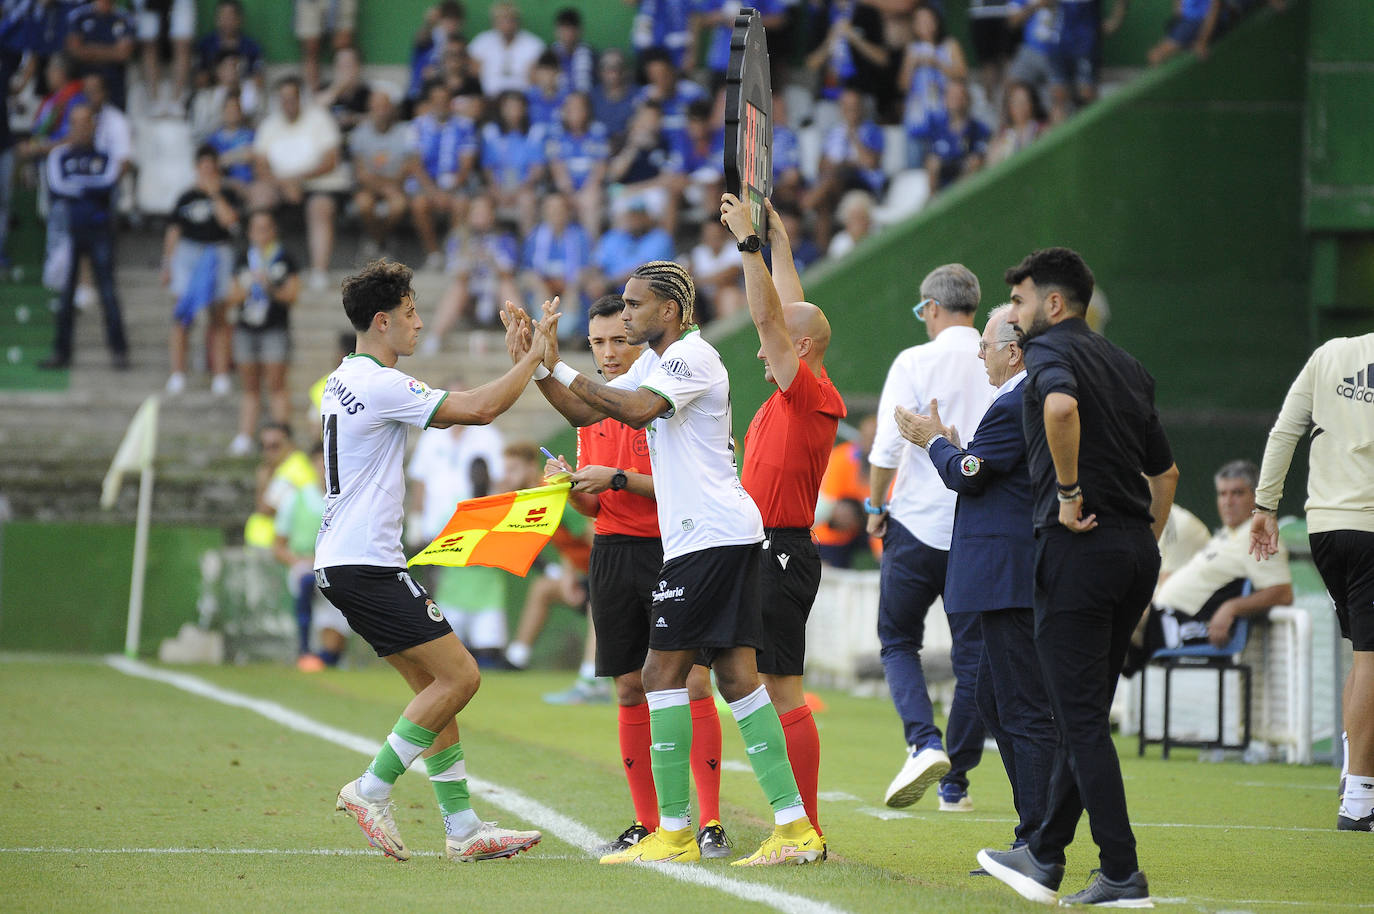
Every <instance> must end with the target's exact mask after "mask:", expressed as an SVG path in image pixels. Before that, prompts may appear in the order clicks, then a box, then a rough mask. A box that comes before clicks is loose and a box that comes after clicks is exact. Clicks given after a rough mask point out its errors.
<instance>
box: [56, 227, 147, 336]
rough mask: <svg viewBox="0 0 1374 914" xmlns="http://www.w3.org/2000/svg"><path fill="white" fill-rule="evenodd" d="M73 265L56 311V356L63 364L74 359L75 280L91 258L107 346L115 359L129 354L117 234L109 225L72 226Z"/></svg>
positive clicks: (69, 269) (69, 268) (70, 267)
mask: <svg viewBox="0 0 1374 914" xmlns="http://www.w3.org/2000/svg"><path fill="white" fill-rule="evenodd" d="M71 238H72V262H71V266H69V267H68V268H67V282H66V285H65V286H64V287H63V289H62V299H61V303H60V304H59V305H58V308H57V338H56V340H55V341H54V342H53V353H54V354H55V355H57V356H59V357H60V358H61V359H63V360H64V361H70V360H71V357H72V336H73V332H74V330H75V323H76V308H75V306H74V304H73V302H74V300H75V297H76V279H77V276H78V275H79V272H80V267H81V258H82V257H83V256H87V257H90V258H91V269H92V271H93V272H94V273H95V284H96V288H97V289H98V290H99V292H100V307H101V308H102V309H103V310H104V312H105V343H106V345H108V346H109V347H110V351H111V352H113V353H115V354H116V355H123V354H125V353H127V352H128V351H129V342H128V340H127V339H126V338H125V336H124V317H123V315H122V313H121V312H120V310H119V294H118V293H117V292H116V291H115V245H114V230H113V229H112V228H111V227H110V226H108V225H101V226H85V225H72V226H71Z"/></svg>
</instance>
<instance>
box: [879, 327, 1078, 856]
mask: <svg viewBox="0 0 1374 914" xmlns="http://www.w3.org/2000/svg"><path fill="white" fill-rule="evenodd" d="M1009 310H1010V306H1009V305H1002V306H1000V307H998V308H995V309H993V311H992V313H991V314H989V315H988V322H987V326H986V327H985V328H984V329H983V339H982V341H981V342H980V343H979V344H978V355H979V357H980V358H982V360H983V363H984V365H985V367H986V369H987V373H988V382H989V383H990V384H992V386H993V387H996V388H997V393H996V395H995V399H994V400H993V402H992V405H991V406H989V407H988V411H987V413H986V414H984V416H983V418H982V420H981V421H980V422H979V423H978V430H977V431H976V432H975V433H974V435H973V439H972V440H971V441H970V442H969V444H968V447H967V448H960V447H959V445H958V443H957V439H956V435H955V433H954V432H953V431H952V430H951V429H948V428H945V427H944V426H943V425H942V424H941V422H940V413H939V407H938V404H935V403H932V404H931V415H929V416H922V415H919V414H916V413H913V412H911V411H909V410H907V409H905V408H903V407H900V406H899V407H898V408H897V427H898V428H899V429H900V430H901V432H902V435H903V437H905V438H906V439H907V440H909V441H911V442H912V443H914V444H916V445H918V446H920V447H923V448H925V449H926V451H927V452H928V453H929V454H930V460H931V463H932V464H934V466H935V470H936V472H937V473H939V474H940V478H941V479H942V480H944V483H945V485H946V486H947V487H948V488H949V489H951V490H952V491H954V492H957V493H959V500H958V502H957V504H956V506H955V511H954V536H953V540H952V541H951V545H950V562H949V572H948V576H947V577H946V579H945V595H944V596H945V612H947V613H950V614H951V615H953V614H957V613H978V614H979V615H980V620H979V621H980V622H981V623H982V629H983V650H982V656H981V657H980V659H979V664H978V686H977V701H978V711H979V713H980V714H981V715H982V717H983V723H984V725H985V726H986V727H987V730H988V732H989V733H991V734H992V735H993V737H994V738H995V739H996V740H997V748H998V751H999V752H1000V753H1001V755H1002V764H1003V765H1004V766H1005V767H1006V769H1007V778H1008V780H1010V781H1011V789H1012V801H1013V803H1015V805H1016V811H1017V814H1018V815H1019V816H1020V819H1021V821H1020V824H1018V825H1017V827H1016V838H1015V841H1014V842H1013V845H1012V846H1013V847H1016V846H1019V845H1020V844H1021V843H1023V842H1024V836H1025V835H1026V834H1028V833H1029V832H1030V830H1031V829H1033V828H1034V827H1035V826H1036V825H1038V824H1039V822H1040V820H1041V819H1042V818H1043V817H1044V815H1045V786H1046V784H1048V782H1049V774H1050V770H1051V767H1052V765H1053V763H1054V749H1055V738H1056V737H1055V730H1054V717H1053V716H1052V715H1051V714H1050V710H1049V707H1050V705H1049V697H1048V696H1047V695H1046V693H1045V684H1044V680H1043V678H1042V677H1041V675H1040V663H1039V661H1038V659H1037V658H1036V654H1035V650H1034V647H1033V637H1034V634H1035V618H1034V612H1033V610H1032V609H1031V605H1032V597H1033V594H1032V589H1033V583H1034V571H1035V529H1034V524H1033V523H1032V520H1031V485H1030V476H1029V475H1028V473H1027V470H1026V438H1025V435H1024V433H1023V432H1022V427H1021V411H1022V404H1021V394H1022V388H1023V387H1024V385H1025V381H1026V370H1025V365H1024V362H1023V360H1022V355H1021V346H1020V344H1019V343H1018V341H1017V336H1016V331H1015V329H1013V327H1012V326H1011V324H1010V323H1008V321H1007V313H1008V311H1009Z"/></svg>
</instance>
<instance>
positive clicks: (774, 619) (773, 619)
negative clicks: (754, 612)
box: [759, 527, 821, 676]
mask: <svg viewBox="0 0 1374 914" xmlns="http://www.w3.org/2000/svg"><path fill="white" fill-rule="evenodd" d="M820 586H821V556H820V552H819V550H817V549H816V544H815V542H814V541H813V540H812V539H811V531H810V530H808V529H807V528H805V527H772V528H769V529H767V530H764V531H763V549H762V551H761V552H760V553H759V593H760V594H761V598H762V601H763V609H762V612H763V630H764V633H765V634H766V635H767V637H768V649H767V650H766V651H764V652H763V653H761V654H759V672H760V673H768V674H770V675H772V676H800V675H801V674H802V668H803V666H804V665H805V663H806V620H807V618H808V617H809V616H810V615H811V606H812V604H813V603H815V602H816V591H817V590H819V589H820Z"/></svg>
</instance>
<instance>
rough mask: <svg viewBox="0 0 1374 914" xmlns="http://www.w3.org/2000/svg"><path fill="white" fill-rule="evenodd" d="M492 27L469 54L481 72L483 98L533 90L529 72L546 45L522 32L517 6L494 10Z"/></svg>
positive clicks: (479, 36)
mask: <svg viewBox="0 0 1374 914" xmlns="http://www.w3.org/2000/svg"><path fill="white" fill-rule="evenodd" d="M491 25H492V27H491V28H489V29H487V30H486V31H485V32H479V33H478V34H477V35H476V36H474V37H473V39H472V42H471V43H470V44H469V45H468V54H469V55H470V56H471V57H472V59H473V60H476V61H477V63H478V64H479V65H480V66H481V68H482V71H481V78H482V94H483V95H486V96H487V97H488V98H495V97H496V96H498V95H500V94H501V93H502V92H504V91H506V90H507V89H514V90H515V91H517V92H524V91H525V90H526V89H528V88H529V87H530V68H531V67H533V66H534V62H535V61H536V60H538V59H539V55H540V54H542V53H544V42H542V41H540V40H539V38H538V36H536V35H534V34H532V33H531V32H527V31H525V30H524V29H522V28H520V11H519V10H518V9H516V7H515V4H514V3H497V4H495V5H494V6H492V8H491Z"/></svg>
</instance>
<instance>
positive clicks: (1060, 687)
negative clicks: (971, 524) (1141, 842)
mask: <svg viewBox="0 0 1374 914" xmlns="http://www.w3.org/2000/svg"><path fill="white" fill-rule="evenodd" d="M1006 280H1007V284H1008V285H1010V286H1011V287H1012V293H1011V303H1012V307H1011V312H1010V319H1011V321H1012V323H1013V324H1014V325H1015V326H1016V329H1017V331H1018V332H1019V333H1020V334H1021V337H1022V348H1023V349H1024V350H1025V358H1026V371H1027V377H1026V386H1025V396H1024V401H1023V403H1024V407H1023V409H1024V412H1023V419H1024V425H1025V433H1026V459H1027V463H1028V465H1029V469H1030V480H1031V486H1032V489H1033V494H1034V514H1033V517H1034V520H1035V539H1036V556H1035V593H1034V597H1033V599H1034V604H1035V605H1034V609H1035V648H1036V652H1037V653H1038V654H1039V656H1040V667H1041V669H1042V670H1043V672H1044V676H1045V687H1046V691H1047V692H1048V693H1049V698H1050V707H1051V708H1052V709H1053V711H1054V717H1055V723H1056V724H1057V726H1058V729H1059V745H1058V747H1057V751H1056V753H1055V759H1054V768H1053V772H1052V774H1051V776H1050V783H1049V792H1048V796H1047V801H1046V813H1045V818H1044V821H1042V822H1041V823H1040V824H1039V826H1038V827H1036V828H1035V829H1034V830H1033V831H1031V833H1030V834H1029V835H1028V836H1026V838H1027V843H1026V845H1025V846H1023V847H1020V848H1017V849H1015V850H1009V851H994V850H983V851H980V852H979V853H978V862H980V863H981V864H983V866H984V868H985V869H987V871H988V873H989V874H990V875H992V876H995V877H997V878H998V879H1000V880H1001V881H1002V882H1005V883H1006V884H1007V885H1009V886H1011V887H1012V888H1014V889H1015V890H1016V891H1017V892H1018V893H1020V894H1021V895H1022V896H1024V897H1026V898H1029V899H1030V900H1032V901H1039V902H1048V903H1053V902H1054V901H1055V900H1056V898H1057V893H1058V890H1059V883H1060V881H1061V880H1062V879H1063V876H1064V848H1065V847H1067V846H1068V844H1069V842H1070V841H1072V840H1073V836H1074V832H1075V831H1076V830H1077V828H1078V820H1079V819H1080V818H1082V815H1083V812H1084V810H1085V809H1086V810H1087V813H1088V820H1089V822H1090V823H1091V825H1092V835H1093V840H1094V841H1096V842H1097V846H1098V850H1099V858H1100V860H1101V864H1102V867H1101V871H1100V873H1099V875H1098V878H1097V879H1096V880H1095V881H1094V882H1093V883H1092V884H1091V885H1089V886H1088V887H1087V888H1086V889H1084V890H1083V891H1081V892H1077V893H1075V894H1074V895H1071V896H1069V897H1067V898H1065V899H1064V903H1065V904H1105V905H1113V906H1132V907H1134V906H1147V905H1148V904H1149V900H1150V899H1149V895H1150V892H1149V886H1148V884H1147V882H1146V879H1145V874H1144V873H1142V872H1140V867H1139V862H1138V861H1137V859H1136V852H1135V836H1134V835H1133V834H1132V833H1131V823H1130V819H1129V817H1128V814H1127V812H1126V791H1125V788H1124V787H1123V785H1122V782H1121V766H1120V762H1119V761H1118V759H1117V755H1116V747H1115V746H1114V745H1113V744H1112V732H1111V721H1110V719H1109V713H1110V711H1111V705H1112V693H1113V692H1114V691H1115V688H1116V681H1117V676H1118V674H1119V673H1120V672H1121V664H1122V661H1123V660H1124V658H1125V656H1126V647H1127V645H1128V644H1129V643H1130V638H1131V631H1132V630H1133V629H1134V627H1135V624H1136V622H1137V621H1138V620H1139V619H1140V614H1141V612H1142V611H1144V609H1145V607H1146V605H1147V604H1148V603H1149V601H1150V594H1151V592H1152V591H1153V590H1154V586H1155V581H1156V579H1157V578H1158V576H1159V548H1158V546H1157V545H1156V541H1157V540H1158V537H1159V533H1160V532H1161V531H1162V530H1163V527H1164V523H1165V521H1166V520H1167V519H1168V516H1169V508H1170V506H1171V505H1172V504H1173V500H1174V488H1175V486H1176V485H1177V483H1178V467H1177V466H1175V465H1174V458H1173V454H1172V452H1171V450H1170V447H1169V439H1168V438H1167V437H1166V436H1165V434H1164V429H1163V427H1162V426H1161V425H1160V422H1159V415H1158V413H1157V412H1156V411H1155V404H1154V390H1155V382H1154V378H1152V377H1150V374H1149V372H1147V371H1146V370H1145V369H1144V368H1143V367H1141V365H1140V363H1139V362H1137V361H1136V360H1135V359H1134V358H1132V357H1131V356H1130V355H1129V354H1128V353H1126V352H1125V351H1124V350H1122V349H1120V348H1119V347H1117V346H1114V345H1112V344H1111V343H1109V342H1107V340H1106V339H1105V338H1103V337H1102V336H1099V335H1098V334H1097V333H1094V332H1093V331H1092V329H1091V328H1089V327H1088V323H1087V321H1086V320H1084V315H1085V314H1086V313H1087V310H1088V302H1089V300H1090V299H1091V298H1092V294H1093V274H1092V271H1091V270H1089V269H1088V265H1087V264H1086V263H1084V262H1083V258H1082V257H1080V256H1079V255H1078V254H1077V253H1076V252H1075V251H1071V250H1069V249H1068V248H1047V249H1045V250H1042V251H1036V252H1034V253H1033V254H1030V255H1029V256H1027V257H1026V258H1025V259H1024V260H1022V261H1021V263H1020V264H1018V265H1017V266H1014V267H1012V268H1011V269H1009V270H1007V273H1006Z"/></svg>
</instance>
